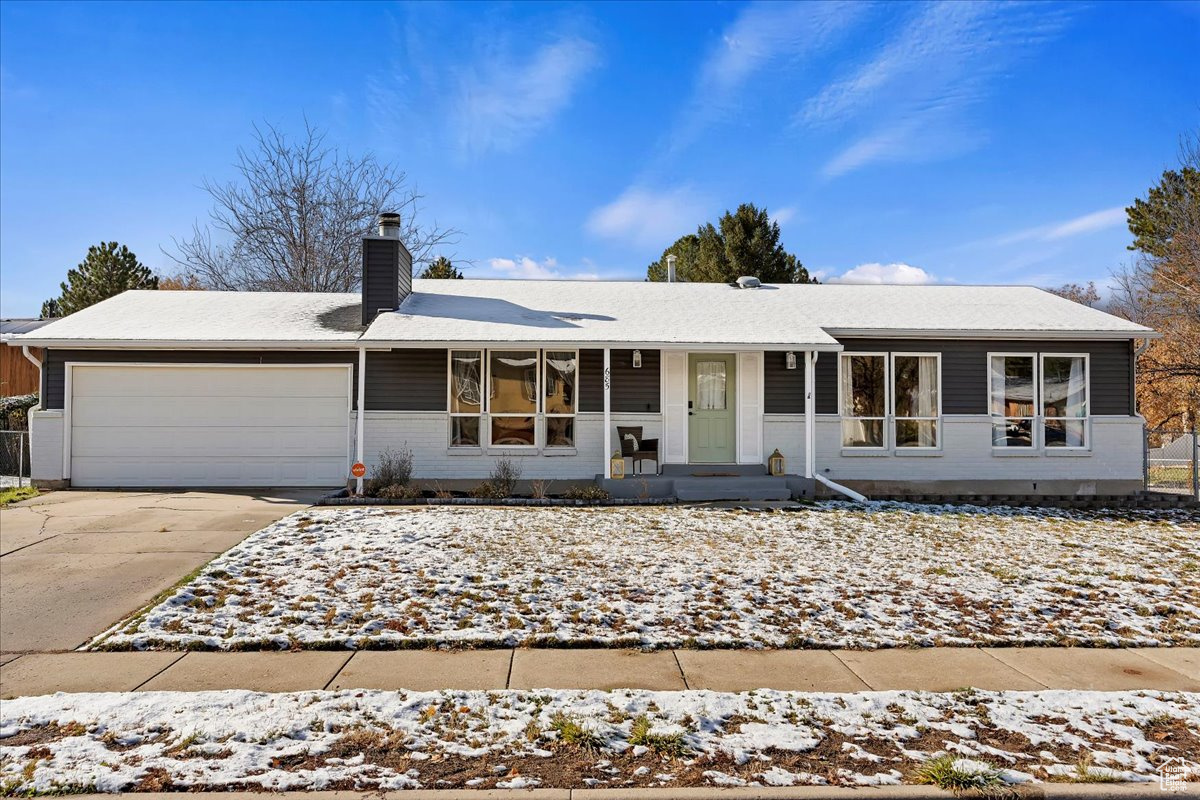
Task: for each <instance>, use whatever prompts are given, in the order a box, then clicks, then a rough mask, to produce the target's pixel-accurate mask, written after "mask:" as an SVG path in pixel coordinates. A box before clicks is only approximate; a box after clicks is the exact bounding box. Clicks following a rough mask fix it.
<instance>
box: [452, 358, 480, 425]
mask: <svg viewBox="0 0 1200 800" xmlns="http://www.w3.org/2000/svg"><path fill="white" fill-rule="evenodd" d="M481 361H482V359H480V358H479V357H478V356H475V357H472V356H459V355H456V356H454V361H453V364H452V365H451V372H452V374H453V376H454V400H455V408H453V409H451V410H452V411H460V410H464V406H475V407H476V408H475V409H470V410H478V406H479V404H480V403H481V402H482V400H483V391H482V381H481V380H480V375H479V372H480V366H481Z"/></svg>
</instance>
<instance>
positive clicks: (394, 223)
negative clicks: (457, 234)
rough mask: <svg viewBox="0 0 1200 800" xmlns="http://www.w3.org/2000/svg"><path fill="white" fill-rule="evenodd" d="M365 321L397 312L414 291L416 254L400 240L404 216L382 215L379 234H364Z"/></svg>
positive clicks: (365, 322) (363, 319)
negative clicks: (413, 264) (413, 259)
mask: <svg viewBox="0 0 1200 800" xmlns="http://www.w3.org/2000/svg"><path fill="white" fill-rule="evenodd" d="M362 255H363V269H362V322H363V325H370V324H371V322H372V321H374V319H375V317H376V316H378V315H379V313H380V312H381V311H395V310H396V309H397V308H399V307H400V304H401V303H403V302H404V298H406V297H408V296H409V295H410V294H412V254H411V253H409V252H408V248H407V247H405V246H404V242H402V241H400V215H399V214H397V213H395V212H393V211H385V212H383V213H382V214H380V215H379V235H378V236H364V237H363V249H362Z"/></svg>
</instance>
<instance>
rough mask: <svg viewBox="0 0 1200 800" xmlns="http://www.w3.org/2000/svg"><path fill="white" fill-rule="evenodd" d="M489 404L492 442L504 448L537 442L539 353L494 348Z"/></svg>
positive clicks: (489, 368)
mask: <svg viewBox="0 0 1200 800" xmlns="http://www.w3.org/2000/svg"><path fill="white" fill-rule="evenodd" d="M488 387H489V388H488V403H489V412H490V419H491V427H492V431H491V433H492V437H491V443H492V444H493V445H498V446H504V447H533V446H535V445H536V444H537V438H536V433H535V425H534V423H535V420H536V418H537V411H538V407H537V406H538V352H537V351H536V350H492V351H490V352H489V353H488Z"/></svg>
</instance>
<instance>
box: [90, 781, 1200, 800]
mask: <svg viewBox="0 0 1200 800" xmlns="http://www.w3.org/2000/svg"><path fill="white" fill-rule="evenodd" d="M1009 788H1010V789H1011V792H1010V793H1009V795H1008V796H1009V797H1011V798H1014V800H1025V799H1028V800H1143V799H1145V800H1149V798H1158V800H1163V798H1170V797H1178V798H1182V799H1183V800H1187V798H1193V797H1196V796H1197V795H1200V784H1196V785H1195V788H1194V789H1193V788H1191V787H1189V788H1188V789H1187V790H1186V791H1183V792H1178V793H1168V792H1164V791H1163V790H1162V789H1161V788H1160V787H1159V785H1158V782H1157V781H1150V782H1147V783H1117V784H1113V783H1094V784H1078V783H1074V784H1073V783H1037V784H1022V785H1017V786H1012V787H1009ZM188 796H190V797H201V798H203V797H212V798H217V797H220V798H221V800H263V798H264V797H265V796H269V797H272V798H277V799H278V800H496V799H497V798H506V800H516V798H520V800H840V799H841V798H846V800H851V799H852V800H952V799H953V798H956V797H965V798H992V800H997V798H1002V797H1003V796H1004V795H997V794H994V793H993V794H987V795H984V794H980V793H977V792H964V793H962V794H960V795H955V794H953V793H952V792H949V791H946V790H944V789H938V788H936V787H933V786H860V787H843V786H785V787H771V786H746V787H716V786H693V787H680V788H625V789H541V788H539V789H402V790H397V791H387V792H378V791H375V792H372V791H334V792H329V791H312V792H304V791H286V792H270V791H240V792H217V791H214V792H189V793H188ZM77 797H79V798H80V800H104V798H114V797H128V798H136V800H152V799H153V800H178V798H179V793H177V792H134V793H123V794H89V795H78V796H77Z"/></svg>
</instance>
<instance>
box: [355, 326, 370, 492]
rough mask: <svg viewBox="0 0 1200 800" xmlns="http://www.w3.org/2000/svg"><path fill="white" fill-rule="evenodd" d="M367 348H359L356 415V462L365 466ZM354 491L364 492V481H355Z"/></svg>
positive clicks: (360, 479)
mask: <svg viewBox="0 0 1200 800" xmlns="http://www.w3.org/2000/svg"><path fill="white" fill-rule="evenodd" d="M366 411H367V348H365V347H360V348H358V413H357V414H355V415H354V427H355V430H354V460H355V462H356V463H359V464H365V463H366V462H365V461H363V427H364V425H363V422H364V418H365V417H366V416H367V413H366ZM354 491H355V493H357V494H362V492H363V479H362V478H355V479H354Z"/></svg>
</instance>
